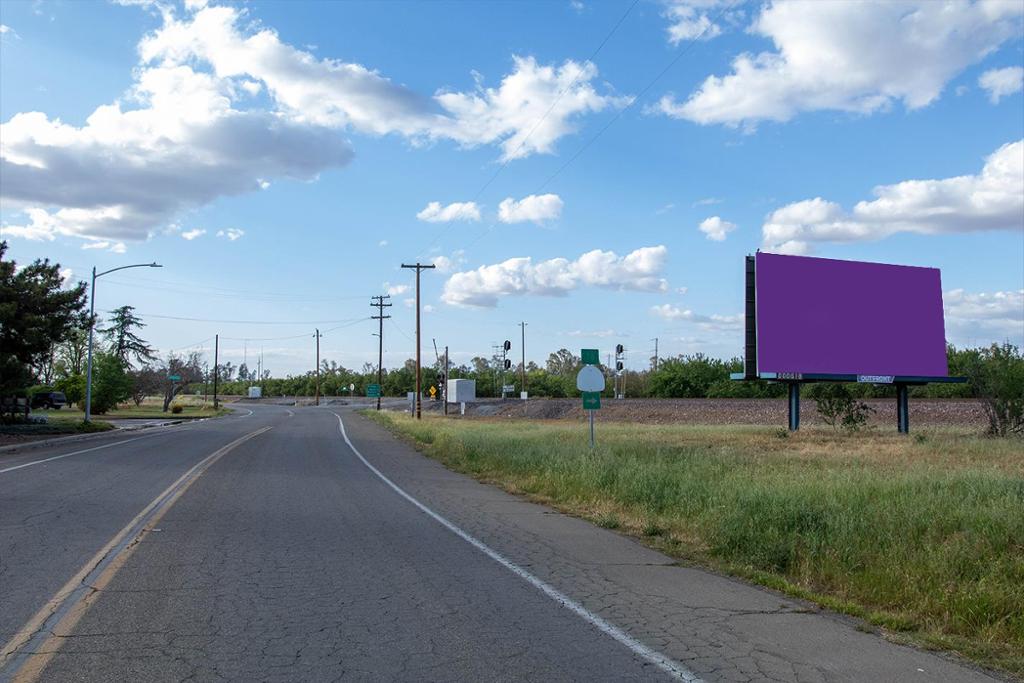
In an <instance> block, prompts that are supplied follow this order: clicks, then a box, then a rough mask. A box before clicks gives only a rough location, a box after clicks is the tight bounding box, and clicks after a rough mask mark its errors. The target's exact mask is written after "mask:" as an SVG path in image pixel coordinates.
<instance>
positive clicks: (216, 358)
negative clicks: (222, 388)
mask: <svg viewBox="0 0 1024 683" xmlns="http://www.w3.org/2000/svg"><path fill="white" fill-rule="evenodd" d="M218 363H220V335H219V334H215V335H213V409H214V410H217V378H218V376H219V375H220V365H218Z"/></svg>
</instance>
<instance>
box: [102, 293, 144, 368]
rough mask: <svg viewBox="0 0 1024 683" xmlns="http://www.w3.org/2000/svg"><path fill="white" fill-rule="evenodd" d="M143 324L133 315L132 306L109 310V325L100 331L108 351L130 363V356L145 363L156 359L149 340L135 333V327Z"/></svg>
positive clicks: (125, 362) (140, 326) (141, 326)
mask: <svg viewBox="0 0 1024 683" xmlns="http://www.w3.org/2000/svg"><path fill="white" fill-rule="evenodd" d="M145 326H146V323H144V322H142V319H141V318H139V316H137V315H135V308H134V307H132V306H121V307H120V308H115V309H114V310H113V311H112V312H111V315H110V327H108V328H106V329H104V330H100V332H102V333H103V335H104V336H105V337H106V338H107V343H108V344H109V345H110V346H109V348H110V352H111V353H112V354H114V355H115V356H117V357H118V358H120V359H121V362H122V363H124V364H125V365H130V364H131V358H134V359H135V360H136V362H139V363H142V364H145V363H150V362H152V361H154V360H156V356H155V355H154V354H153V349H152V348H151V347H150V345H149V342H147V341H146V340H145V339H143V338H142V337H140V336H139V335H137V334H135V330H136V329H142V328H143V327H145Z"/></svg>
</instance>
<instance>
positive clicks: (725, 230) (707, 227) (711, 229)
mask: <svg viewBox="0 0 1024 683" xmlns="http://www.w3.org/2000/svg"><path fill="white" fill-rule="evenodd" d="M735 229H736V224H735V223H730V222H729V221H723V220H722V219H721V217H719V216H711V217H710V218H705V219H704V220H703V221H702V222H701V224H700V231H701V232H702V233H704V234H705V235H707V238H708V239H709V240H714V241H715V242H722V241H724V240H725V237H726V235H728V234H729V233H730V232H732V231H733V230H735Z"/></svg>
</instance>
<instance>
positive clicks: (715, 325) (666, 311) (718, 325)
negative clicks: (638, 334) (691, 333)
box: [651, 304, 743, 330]
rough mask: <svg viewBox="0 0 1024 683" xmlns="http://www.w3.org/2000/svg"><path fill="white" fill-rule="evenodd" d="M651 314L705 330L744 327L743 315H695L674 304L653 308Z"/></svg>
mask: <svg viewBox="0 0 1024 683" xmlns="http://www.w3.org/2000/svg"><path fill="white" fill-rule="evenodd" d="M651 313H653V314H654V315H656V316H658V317H659V318H662V319H664V320H667V321H669V322H692V323H696V324H697V326H698V327H700V328H701V329H705V330H738V329H740V328H742V327H743V314H742V313H737V314H736V315H719V314H712V315H704V314H701V313H694V312H693V311H692V310H690V309H688V308H680V307H679V306H674V305H673V304H661V305H658V306H651Z"/></svg>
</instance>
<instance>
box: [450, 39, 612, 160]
mask: <svg viewBox="0 0 1024 683" xmlns="http://www.w3.org/2000/svg"><path fill="white" fill-rule="evenodd" d="M513 67H514V68H513V70H512V73H510V74H508V75H507V76H505V77H504V78H503V79H502V81H501V85H500V86H499V87H497V88H484V87H483V86H482V85H480V84H479V83H478V85H477V88H476V90H475V91H474V92H471V93H463V92H441V93H438V94H437V95H435V96H434V99H435V100H436V101H437V102H438V103H439V104H440V105H441V106H442V107H443V108H444V109H445V110H447V112H448V113H449V114H450V115H451V117H450V118H444V119H440V120H439V121H437V122H435V123H434V126H433V129H432V131H431V135H432V136H434V137H446V138H450V139H452V140H455V141H456V142H460V143H462V144H464V145H467V146H476V145H480V144H485V143H494V144H499V145H500V146H501V148H502V160H504V161H507V160H509V159H520V158H522V157H526V156H529V155H530V154H537V153H541V154H549V153H551V152H553V151H554V144H555V142H556V141H558V139H559V138H561V137H563V136H565V135H568V134H570V133H573V132H575V131H576V126H577V124H576V121H577V119H578V118H579V117H580V116H582V115H583V114H588V113H592V112H599V111H602V110H604V109H606V108H608V107H623V106H626V105H627V104H628V103H629V101H630V98H628V97H615V96H611V95H600V94H598V92H597V91H596V90H595V89H594V86H593V85H591V81H593V80H594V79H596V78H597V67H596V66H594V65H593V64H592V63H590V62H584V63H582V64H580V63H577V62H574V61H572V60H567V61H566V62H564V63H563V64H562V66H560V67H555V66H545V65H540V64H538V63H537V61H536V60H535V59H534V58H533V57H519V56H516V57H513Z"/></svg>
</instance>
